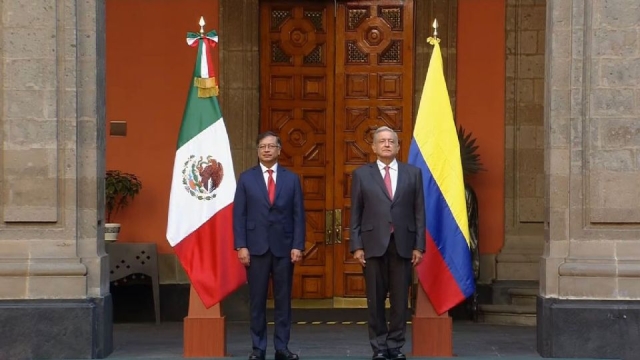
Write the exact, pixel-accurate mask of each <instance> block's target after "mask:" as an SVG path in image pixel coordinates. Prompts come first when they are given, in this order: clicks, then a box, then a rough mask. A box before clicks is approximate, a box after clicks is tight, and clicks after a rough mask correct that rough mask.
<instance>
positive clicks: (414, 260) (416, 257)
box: [411, 250, 423, 266]
mask: <svg viewBox="0 0 640 360" xmlns="http://www.w3.org/2000/svg"><path fill="white" fill-rule="evenodd" d="M422 255H423V254H422V251H420V250H413V256H412V257H411V264H413V266H417V265H418V264H420V262H422Z"/></svg>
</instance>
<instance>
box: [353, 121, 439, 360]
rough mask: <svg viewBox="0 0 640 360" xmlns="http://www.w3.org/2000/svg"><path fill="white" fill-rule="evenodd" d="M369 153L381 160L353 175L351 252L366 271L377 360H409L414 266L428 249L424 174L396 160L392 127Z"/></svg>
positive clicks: (377, 138)
mask: <svg viewBox="0 0 640 360" xmlns="http://www.w3.org/2000/svg"><path fill="white" fill-rule="evenodd" d="M371 148H372V149H373V152H374V153H375V154H376V155H377V157H378V160H377V161H376V162H374V163H370V164H367V165H363V166H361V167H359V168H358V169H356V170H355V171H354V172H353V179H352V183H351V223H350V226H351V242H350V245H351V246H350V250H351V252H352V253H353V257H354V258H355V259H356V260H358V261H359V262H360V264H361V265H362V267H363V271H364V279H365V284H366V289H367V307H368V309H369V324H368V325H369V342H370V343H371V348H372V349H373V360H385V359H393V360H398V359H405V358H406V357H405V355H404V354H403V353H402V351H401V348H402V346H403V345H404V343H405V332H406V318H407V310H408V309H407V303H408V302H409V285H410V283H411V273H412V265H413V266H415V265H417V264H418V263H420V261H421V260H422V254H423V253H424V250H425V244H426V238H425V235H426V234H425V217H424V196H423V194H424V190H423V185H422V173H421V171H420V169H419V168H417V167H415V166H413V165H409V164H405V163H402V162H399V161H397V160H396V155H397V154H398V150H399V149H400V146H399V143H398V134H396V133H395V131H393V130H392V129H391V128H389V127H386V126H383V127H380V128H378V129H377V130H376V131H375V133H374V135H373V144H372V145H371ZM387 293H389V302H390V303H391V312H390V319H389V326H387V320H386V317H385V299H386V297H387Z"/></svg>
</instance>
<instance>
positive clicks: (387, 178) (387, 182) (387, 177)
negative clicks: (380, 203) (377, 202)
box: [384, 166, 393, 199]
mask: <svg viewBox="0 0 640 360" xmlns="http://www.w3.org/2000/svg"><path fill="white" fill-rule="evenodd" d="M384 186H386V187H387V193H389V198H391V199H393V188H392V187H391V175H389V167H388V166H385V167H384Z"/></svg>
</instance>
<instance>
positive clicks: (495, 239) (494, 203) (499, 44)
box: [456, 0, 505, 254]
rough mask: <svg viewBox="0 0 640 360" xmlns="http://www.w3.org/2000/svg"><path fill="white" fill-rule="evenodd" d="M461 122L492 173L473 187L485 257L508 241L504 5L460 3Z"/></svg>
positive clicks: (474, 0) (482, 0)
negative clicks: (505, 163)
mask: <svg viewBox="0 0 640 360" xmlns="http://www.w3.org/2000/svg"><path fill="white" fill-rule="evenodd" d="M457 52H458V64H457V65H458V69H457V71H458V73H457V81H458V83H457V84H456V85H457V93H456V96H457V103H456V117H457V120H458V122H459V123H460V124H462V125H463V126H464V127H465V129H467V130H469V131H471V132H473V134H474V135H475V136H476V137H477V139H478V140H477V144H478V145H480V148H479V152H480V157H481V161H482V163H483V164H484V167H485V169H486V170H487V171H485V172H482V173H480V174H478V175H476V176H475V177H473V178H472V179H471V180H470V181H469V183H470V184H471V185H472V186H473V188H474V189H475V190H476V193H477V195H478V202H479V213H480V215H479V216H480V239H479V242H480V252H481V253H484V254H495V253H498V252H499V251H500V249H501V248H502V245H503V242H504V106H505V105H504V104H505V103H504V101H505V100H504V99H505V85H504V84H505V0H458V49H457Z"/></svg>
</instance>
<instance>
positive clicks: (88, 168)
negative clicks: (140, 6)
mask: <svg viewBox="0 0 640 360" xmlns="http://www.w3.org/2000/svg"><path fill="white" fill-rule="evenodd" d="M0 13H1V15H2V16H1V19H2V20H1V22H0V35H1V36H0V39H1V41H2V43H1V44H0V61H1V63H2V68H1V69H2V70H0V79H2V81H1V82H2V87H1V88H0V94H1V96H0V102H1V105H2V106H1V110H0V124H1V126H2V127H1V128H0V129H1V131H2V138H3V140H4V141H3V144H2V148H1V150H0V151H1V152H2V155H1V156H2V157H1V159H2V160H1V162H0V164H1V165H0V174H1V176H0V184H1V187H2V192H1V193H0V204H1V205H2V206H1V207H0V324H2V326H1V327H0V349H2V350H1V352H2V355H3V356H7V358H11V359H27V358H29V359H31V358H38V359H50V358H95V357H104V356H106V355H108V354H109V353H110V352H111V350H112V340H111V339H112V335H111V333H112V325H111V321H112V320H111V298H110V295H109V281H108V275H109V274H108V263H107V258H106V255H105V252H104V241H103V233H102V220H103V210H102V209H103V205H104V73H105V71H104V48H105V46H104V30H105V29H104V2H103V1H100V0H86V1H73V0H48V1H44V2H43V1H37V2H35V1H25V0H14V1H4V2H0Z"/></svg>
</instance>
